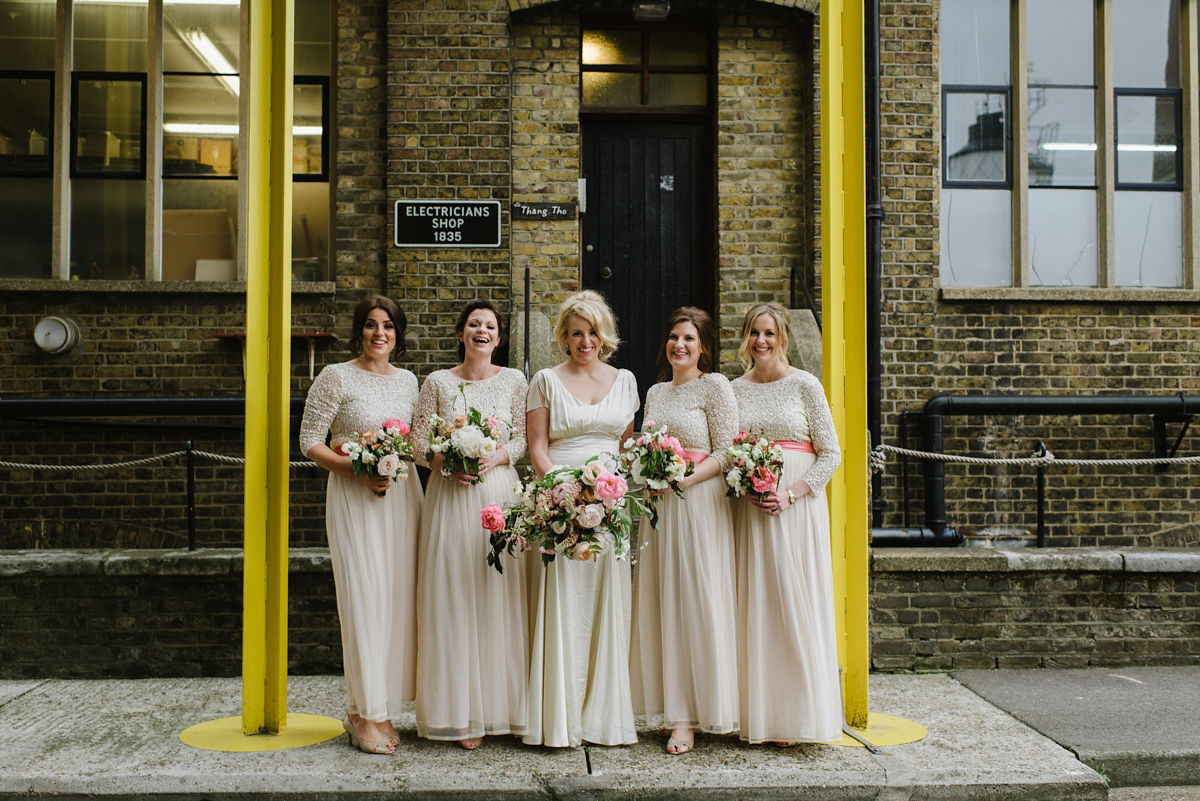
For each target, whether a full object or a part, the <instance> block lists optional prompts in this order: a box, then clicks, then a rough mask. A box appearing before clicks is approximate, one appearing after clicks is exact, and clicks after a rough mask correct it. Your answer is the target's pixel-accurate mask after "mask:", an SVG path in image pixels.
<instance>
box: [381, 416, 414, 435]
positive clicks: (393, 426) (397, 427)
mask: <svg viewBox="0 0 1200 801" xmlns="http://www.w3.org/2000/svg"><path fill="white" fill-rule="evenodd" d="M383 428H384V429H385V430H392V431H395V432H396V433H397V434H399V435H400V436H402V437H407V436H408V423H406V422H404V421H403V420H401V419H400V418H398V417H392V418H389V419H387V420H384V421H383Z"/></svg>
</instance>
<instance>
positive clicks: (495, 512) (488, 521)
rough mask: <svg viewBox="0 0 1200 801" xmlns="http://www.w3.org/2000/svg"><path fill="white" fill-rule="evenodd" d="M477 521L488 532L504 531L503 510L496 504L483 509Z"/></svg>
mask: <svg viewBox="0 0 1200 801" xmlns="http://www.w3.org/2000/svg"><path fill="white" fill-rule="evenodd" d="M479 519H480V521H481V522H482V523H483V527H484V528H486V529H487V530H488V531H503V530H504V510H503V509H501V508H500V507H499V506H498V505H497V504H494V503H493V504H492V505H491V506H487V507H484V509H483V511H481V512H480V513H479Z"/></svg>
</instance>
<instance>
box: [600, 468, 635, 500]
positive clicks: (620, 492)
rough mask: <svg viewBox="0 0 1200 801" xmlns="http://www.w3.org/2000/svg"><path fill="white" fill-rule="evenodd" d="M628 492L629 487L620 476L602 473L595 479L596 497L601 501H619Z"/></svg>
mask: <svg viewBox="0 0 1200 801" xmlns="http://www.w3.org/2000/svg"><path fill="white" fill-rule="evenodd" d="M628 490H629V485H628V484H626V483H625V479H623V478H621V477H620V476H614V475H613V474H612V473H604V474H603V475H601V476H598V477H597V478H596V497H597V498H599V499H600V500H602V501H615V500H619V499H620V498H621V497H622V496H624V495H625V493H626V492H627V491H628Z"/></svg>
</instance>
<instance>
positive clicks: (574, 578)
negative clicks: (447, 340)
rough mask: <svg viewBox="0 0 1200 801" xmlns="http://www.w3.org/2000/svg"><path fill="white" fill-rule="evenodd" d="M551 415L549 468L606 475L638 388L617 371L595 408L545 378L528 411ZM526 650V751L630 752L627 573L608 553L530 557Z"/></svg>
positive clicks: (547, 374)
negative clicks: (600, 463)
mask: <svg viewBox="0 0 1200 801" xmlns="http://www.w3.org/2000/svg"><path fill="white" fill-rule="evenodd" d="M542 406H546V407H548V408H549V410H550V447H549V454H550V460H551V461H552V462H553V463H554V464H556V465H564V466H572V467H578V466H580V465H582V464H584V463H585V462H587V461H588V460H589V459H590V458H591V457H593V456H601V458H603V459H605V461H606V462H608V463H609V464H610V466H612V465H613V464H615V459H616V456H617V453H618V451H619V448H620V441H619V440H620V437H621V435H622V434H623V433H624V432H625V429H626V427H627V426H628V425H629V422H630V421H631V420H633V416H634V414H635V413H636V412H637V409H638V406H639V401H638V394H637V381H636V379H635V378H634V377H633V374H632V373H630V372H629V371H628V370H621V371H620V373H619V374H618V375H617V379H616V381H615V382H614V383H613V385H612V388H611V389H609V391H608V394H607V395H605V396H604V398H603V399H602V400H601V401H600V402H599V403H596V404H587V403H584V402H583V401H581V400H579V399H578V398H576V397H575V396H574V395H572V394H571V393H570V392H568V391H567V389H566V387H564V386H563V384H562V383H561V382H560V381H559V379H558V376H557V375H555V374H554V372H553V371H552V370H542V371H540V372H539V373H537V375H535V376H534V377H533V381H531V382H530V389H529V402H528V408H530V409H537V408H540V407H542ZM526 558H527V559H529V565H528V567H529V584H528V586H529V592H530V611H531V620H530V629H529V631H530V640H531V643H532V650H531V653H530V663H529V687H528V692H527V694H526V700H527V704H528V715H527V718H526V719H527V724H526V725H527V728H526V731H525V736H524V741H525V742H526V743H529V744H531V745H548V746H554V747H566V746H578V745H580V743H581V742H583V741H586V742H589V743H596V744H599V745H622V744H626V743H635V742H637V732H636V731H635V729H634V719H633V702H632V694H631V693H630V686H629V623H630V592H631V591H630V588H631V572H630V565H629V560H628V558H622V559H618V558H617V556H616V554H615V553H613V552H612V551H611V550H610V551H609V552H608V553H606V554H604V556H602V557H600V558H599V559H596V560H593V561H589V562H579V561H576V560H574V559H566V558H564V557H562V556H559V557H557V558H556V559H555V560H554V561H553V562H551V563H550V564H549V565H543V564H542V559H541V554H538V553H533V552H531V553H529V554H527V555H526Z"/></svg>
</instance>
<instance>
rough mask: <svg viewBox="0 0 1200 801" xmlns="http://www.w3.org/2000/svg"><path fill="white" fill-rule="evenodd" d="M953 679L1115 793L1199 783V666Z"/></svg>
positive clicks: (962, 673) (969, 674)
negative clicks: (1076, 762) (1068, 755)
mask: <svg viewBox="0 0 1200 801" xmlns="http://www.w3.org/2000/svg"><path fill="white" fill-rule="evenodd" d="M950 675H951V676H952V677H953V678H955V679H957V680H958V681H960V682H962V684H964V685H965V686H967V687H968V688H970V689H971V690H973V691H975V692H976V693H978V694H979V695H980V696H981V697H983V698H985V699H987V700H988V701H989V702H991V703H992V704H994V705H996V706H998V707H1000V708H1001V709H1004V710H1006V711H1008V712H1009V713H1011V714H1012V715H1013V716H1014V717H1016V718H1017V719H1018V720H1020V721H1021V722H1023V723H1025V724H1026V725H1028V726H1031V727H1032V728H1034V729H1036V730H1037V731H1039V732H1041V733H1042V734H1044V735H1046V736H1047V737H1049V738H1050V739H1052V740H1054V741H1055V742H1057V743H1058V744H1059V745H1061V746H1063V747H1064V748H1067V749H1068V750H1070V751H1071V752H1072V753H1074V754H1075V755H1076V756H1078V757H1079V759H1080V760H1081V761H1083V762H1084V763H1086V764H1088V765H1090V766H1091V767H1092V768H1093V769H1095V770H1097V771H1100V772H1102V773H1103V774H1104V775H1105V776H1106V777H1108V779H1109V781H1110V782H1111V784H1112V786H1114V787H1130V786H1144V785H1200V665H1192V666H1180V667H1118V668H1086V669H1078V670H959V671H955V672H953V673H951V674H950Z"/></svg>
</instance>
